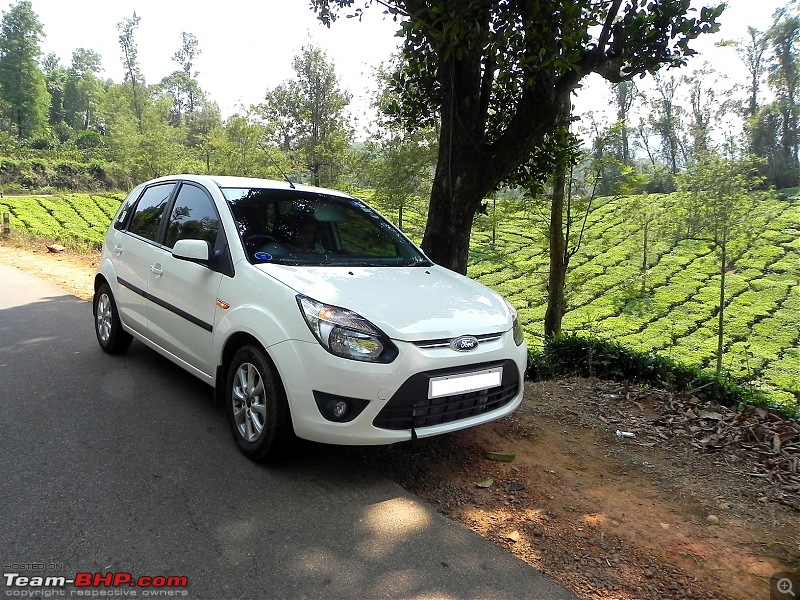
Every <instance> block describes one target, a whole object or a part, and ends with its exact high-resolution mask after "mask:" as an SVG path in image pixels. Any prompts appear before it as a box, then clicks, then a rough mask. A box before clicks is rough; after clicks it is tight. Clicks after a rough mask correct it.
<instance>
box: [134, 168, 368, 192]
mask: <svg viewBox="0 0 800 600" xmlns="http://www.w3.org/2000/svg"><path fill="white" fill-rule="evenodd" d="M176 179H182V180H184V181H194V182H196V183H202V184H204V185H216V186H218V187H220V188H259V189H268V190H297V191H301V192H312V193H317V194H328V195H331V196H341V197H343V198H351V197H352V196H350V195H349V194H345V193H344V192H340V191H338V190H331V189H328V188H321V187H314V186H310V185H301V184H299V183H292V184H290V183H289V182H288V181H278V180H274V179H261V178H258V177H236V176H233V175H198V174H194V173H181V174H178V175H168V176H165V177H159V178H158V179H154V180H153V181H174V180H176ZM148 183H152V182H148Z"/></svg>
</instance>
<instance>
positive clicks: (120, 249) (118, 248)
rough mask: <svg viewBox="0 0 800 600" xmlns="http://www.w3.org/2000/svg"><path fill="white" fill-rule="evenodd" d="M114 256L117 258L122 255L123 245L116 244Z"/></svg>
mask: <svg viewBox="0 0 800 600" xmlns="http://www.w3.org/2000/svg"><path fill="white" fill-rule="evenodd" d="M114 254H116V255H117V256H119V255H120V254H122V244H114Z"/></svg>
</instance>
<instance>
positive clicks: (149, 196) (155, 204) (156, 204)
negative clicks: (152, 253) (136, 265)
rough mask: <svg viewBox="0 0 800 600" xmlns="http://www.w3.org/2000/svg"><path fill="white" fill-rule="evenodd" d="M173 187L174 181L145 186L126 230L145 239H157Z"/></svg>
mask: <svg viewBox="0 0 800 600" xmlns="http://www.w3.org/2000/svg"><path fill="white" fill-rule="evenodd" d="M174 189H175V183H174V182H169V183H161V184H158V185H154V186H151V187H149V188H147V189H146V190H145V191H144V194H142V197H141V198H139V202H138V203H137V204H136V210H135V211H134V213H133V217H132V218H131V223H130V225H129V226H128V231H129V232H130V233H135V234H136V235H139V236H141V237H143V238H145V239H147V240H151V241H153V242H155V241H158V232H159V229H160V228H161V222H162V221H163V219H164V212H165V211H166V208H167V204H168V202H169V197H170V196H171V195H172V190H174Z"/></svg>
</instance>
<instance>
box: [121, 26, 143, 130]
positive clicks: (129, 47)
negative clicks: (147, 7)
mask: <svg viewBox="0 0 800 600" xmlns="http://www.w3.org/2000/svg"><path fill="white" fill-rule="evenodd" d="M139 21H141V17H139V16H138V15H137V14H136V11H133V16H132V17H131V18H130V19H122V21H120V22H119V23H117V31H119V47H120V49H121V50H122V66H123V68H124V69H125V83H128V84H130V86H131V98H132V103H133V112H134V114H135V115H136V120H137V122H138V125H139V132H140V133H141V132H142V131H143V129H144V127H143V123H142V104H143V98H142V95H143V90H142V88H143V87H144V78H143V77H142V73H141V69H140V67H139V58H138V54H139V48H138V47H137V45H136V38H135V34H136V29H137V28H138V27H139Z"/></svg>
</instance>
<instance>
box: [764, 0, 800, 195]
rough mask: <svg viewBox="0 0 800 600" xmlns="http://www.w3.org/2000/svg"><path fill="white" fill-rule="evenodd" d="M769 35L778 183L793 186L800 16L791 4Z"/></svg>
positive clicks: (799, 115) (798, 174)
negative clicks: (790, 7)
mask: <svg viewBox="0 0 800 600" xmlns="http://www.w3.org/2000/svg"><path fill="white" fill-rule="evenodd" d="M767 35H768V37H769V41H770V45H771V46H772V54H773V57H772V62H771V64H770V66H769V82H770V84H771V85H772V88H773V89H774V91H775V95H776V99H775V102H774V103H773V110H772V113H773V114H775V115H777V116H778V117H779V118H780V132H779V136H780V139H779V148H780V153H779V154H778V160H779V161H780V163H779V174H778V179H776V181H774V184H775V185H776V186H777V187H779V188H782V187H791V186H796V185H798V183H800V162H799V161H798V147H799V146H800V140H798V136H799V135H800V127H799V124H800V106H798V94H800V89H798V87H799V86H800V65H798V60H800V16H798V15H796V14H793V13H791V12H790V11H789V9H788V7H784V8H783V9H780V10H779V11H778V12H777V13H776V15H775V22H774V23H773V25H772V27H771V28H770V30H769V32H768V34H767Z"/></svg>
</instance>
